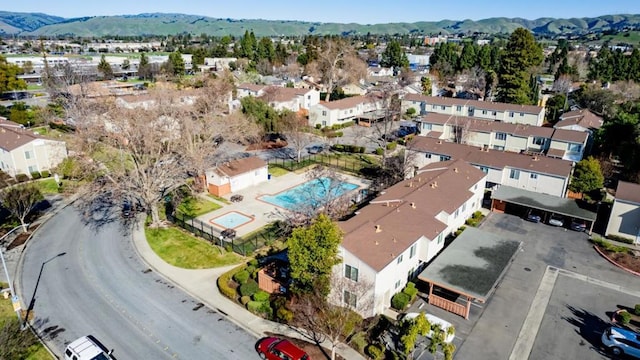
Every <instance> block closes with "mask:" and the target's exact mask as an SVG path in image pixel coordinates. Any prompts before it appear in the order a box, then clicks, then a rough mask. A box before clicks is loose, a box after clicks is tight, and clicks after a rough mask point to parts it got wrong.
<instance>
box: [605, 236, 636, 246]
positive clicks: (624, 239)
mask: <svg viewBox="0 0 640 360" xmlns="http://www.w3.org/2000/svg"><path fill="white" fill-rule="evenodd" d="M607 239H609V240H613V241H618V242H621V243H625V244H633V243H635V240H634V239H632V238H628V237H624V236H619V235H607Z"/></svg>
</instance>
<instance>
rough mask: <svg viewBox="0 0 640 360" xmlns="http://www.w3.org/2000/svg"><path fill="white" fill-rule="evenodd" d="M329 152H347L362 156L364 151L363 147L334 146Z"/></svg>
mask: <svg viewBox="0 0 640 360" xmlns="http://www.w3.org/2000/svg"><path fill="white" fill-rule="evenodd" d="M331 150H334V151H339V152H349V153H356V154H358V153H359V154H363V153H364V152H365V150H366V149H365V147H364V146H357V145H345V144H335V145H332V146H331Z"/></svg>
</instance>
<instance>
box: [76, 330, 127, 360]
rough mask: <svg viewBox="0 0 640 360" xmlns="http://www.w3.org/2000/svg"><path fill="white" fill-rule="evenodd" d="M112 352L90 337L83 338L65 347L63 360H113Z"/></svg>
mask: <svg viewBox="0 0 640 360" xmlns="http://www.w3.org/2000/svg"><path fill="white" fill-rule="evenodd" d="M112 352H113V350H107V348H106V347H104V345H102V343H100V341H98V340H96V338H94V337H93V336H91V335H87V336H83V337H81V338H79V339H77V340H74V341H73V342H71V344H69V345H67V348H66V349H65V350H64V358H65V360H114V359H115V358H114V357H113V356H111V353H112Z"/></svg>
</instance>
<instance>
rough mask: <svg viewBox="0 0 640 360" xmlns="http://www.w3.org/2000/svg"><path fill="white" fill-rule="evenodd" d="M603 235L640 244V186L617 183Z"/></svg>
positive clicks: (623, 182) (622, 182)
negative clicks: (618, 237)
mask: <svg viewBox="0 0 640 360" xmlns="http://www.w3.org/2000/svg"><path fill="white" fill-rule="evenodd" d="M605 235H606V236H609V235H615V236H621V237H625V238H628V239H633V240H634V241H635V243H636V244H640V184H634V183H629V182H625V181H620V182H619V183H618V188H617V189H616V198H615V200H614V201H613V207H612V208H611V215H610V217H609V222H608V224H607V231H606V232H605Z"/></svg>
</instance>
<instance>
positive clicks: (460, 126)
mask: <svg viewBox="0 0 640 360" xmlns="http://www.w3.org/2000/svg"><path fill="white" fill-rule="evenodd" d="M470 128H471V120H470V119H469V118H467V117H462V116H453V124H452V129H453V139H454V141H455V142H456V143H457V144H466V143H467V141H468V140H469V135H470V133H471V132H470V131H469V129H470Z"/></svg>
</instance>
